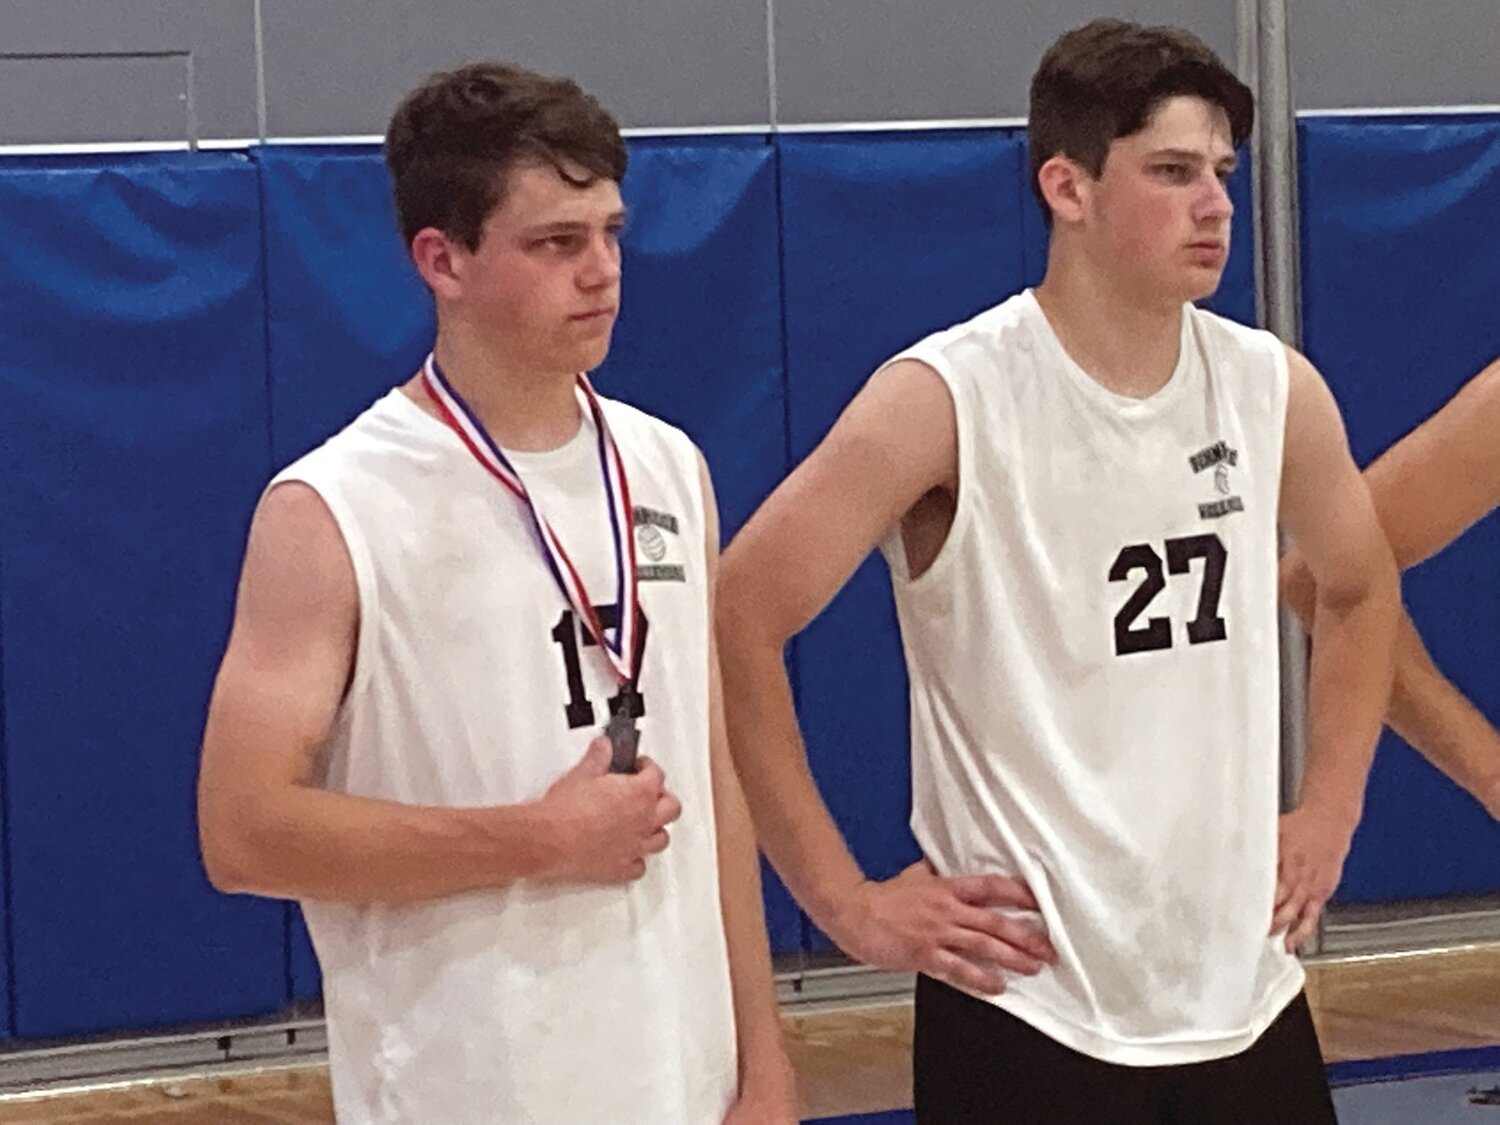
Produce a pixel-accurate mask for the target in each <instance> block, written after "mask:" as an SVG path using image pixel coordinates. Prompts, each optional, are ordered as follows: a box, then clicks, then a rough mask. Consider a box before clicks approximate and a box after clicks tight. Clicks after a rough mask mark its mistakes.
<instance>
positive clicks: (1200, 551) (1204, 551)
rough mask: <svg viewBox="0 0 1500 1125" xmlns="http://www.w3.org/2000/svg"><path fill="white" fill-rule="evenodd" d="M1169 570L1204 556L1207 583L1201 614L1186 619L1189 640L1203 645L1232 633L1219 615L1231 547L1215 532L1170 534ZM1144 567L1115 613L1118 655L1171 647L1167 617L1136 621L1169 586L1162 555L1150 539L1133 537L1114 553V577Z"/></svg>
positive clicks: (1118, 579) (1111, 571) (1179, 569)
mask: <svg viewBox="0 0 1500 1125" xmlns="http://www.w3.org/2000/svg"><path fill="white" fill-rule="evenodd" d="M1165 546H1166V548H1167V574H1187V573H1188V571H1189V570H1190V569H1191V568H1192V561H1193V560H1194V559H1202V560H1203V585H1202V587H1201V588H1200V589H1199V592H1198V616H1196V617H1194V618H1193V619H1192V620H1191V621H1189V622H1188V627H1187V634H1188V643H1189V644H1195V645H1201V644H1207V643H1208V642H1209V641H1222V640H1223V639H1224V638H1225V637H1226V636H1228V630H1227V629H1226V628H1225V624H1224V619H1223V618H1222V617H1220V616H1219V595H1220V594H1222V593H1223V591H1224V567H1225V565H1226V564H1227V563H1228V561H1229V552H1228V551H1226V550H1225V549H1224V542H1223V540H1221V539H1220V538H1219V537H1218V536H1217V535H1189V536H1187V537H1186V538H1184V539H1168V540H1167V541H1166V544H1165ZM1137 570H1141V571H1145V574H1146V577H1145V579H1144V580H1143V581H1142V582H1141V584H1140V585H1139V586H1137V587H1136V588H1135V592H1134V593H1133V594H1131V595H1130V597H1129V598H1128V599H1127V600H1126V602H1125V604H1124V605H1123V606H1121V607H1120V612H1119V613H1117V614H1115V655H1117V656H1127V655H1129V654H1130V653H1132V652H1154V651H1156V650H1158V649H1163V648H1171V647H1172V622H1171V620H1170V619H1169V618H1166V617H1148V618H1147V619H1146V622H1145V624H1142V625H1137V624H1136V623H1135V622H1136V618H1138V617H1140V615H1141V614H1142V613H1144V612H1145V611H1146V607H1147V606H1149V605H1150V604H1151V602H1152V600H1153V599H1155V597H1156V595H1157V594H1159V593H1161V592H1162V591H1163V590H1165V589H1166V588H1167V579H1166V576H1165V575H1164V574H1163V573H1162V565H1161V556H1160V555H1158V554H1157V553H1156V549H1155V548H1154V547H1152V546H1151V544H1149V543H1133V544H1131V545H1130V546H1129V547H1126V548H1124V549H1123V550H1121V551H1120V553H1119V554H1118V555H1116V556H1115V561H1114V565H1113V566H1111V567H1110V568H1109V580H1110V581H1111V582H1124V581H1125V580H1126V579H1128V578H1129V577H1130V575H1131V572H1132V571H1137Z"/></svg>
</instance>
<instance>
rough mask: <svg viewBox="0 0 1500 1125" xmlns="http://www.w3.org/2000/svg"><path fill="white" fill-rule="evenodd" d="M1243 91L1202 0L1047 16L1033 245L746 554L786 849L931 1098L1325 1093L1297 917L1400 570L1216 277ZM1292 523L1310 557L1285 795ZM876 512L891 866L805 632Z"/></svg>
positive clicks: (808, 467) (778, 851) (1325, 403)
mask: <svg viewBox="0 0 1500 1125" xmlns="http://www.w3.org/2000/svg"><path fill="white" fill-rule="evenodd" d="M1252 117H1253V103H1252V99H1251V95H1250V91H1249V90H1248V89H1246V88H1245V86H1244V85H1243V84H1242V83H1241V82H1239V81H1238V80H1237V79H1236V78H1235V77H1234V75H1233V74H1231V73H1230V72H1229V70H1228V69H1227V68H1226V67H1225V66H1224V64H1223V63H1222V62H1221V61H1220V60H1219V59H1218V58H1217V57H1216V56H1215V55H1214V53H1213V52H1212V51H1211V50H1210V49H1209V48H1208V47H1206V46H1205V45H1204V44H1203V43H1202V41H1201V40H1199V39H1197V38H1196V37H1194V36H1192V35H1191V34H1189V33H1187V32H1184V31H1180V30H1177V29H1172V28H1153V27H1141V26H1139V25H1136V24H1132V23H1127V22H1124V21H1119V20H1100V21H1096V22H1094V23H1092V24H1089V25H1087V26H1086V27H1083V28H1080V29H1078V30H1076V31H1073V32H1070V33H1068V34H1067V35H1064V36H1063V37H1062V38H1061V39H1059V40H1058V41H1057V42H1056V43H1054V44H1053V45H1052V47H1051V48H1050V49H1049V50H1048V51H1047V53H1046V55H1045V56H1044V57H1043V59H1042V62H1041V66H1040V67H1039V69H1038V71H1037V73H1036V75H1035V77H1034V78H1033V80H1032V87H1031V114H1030V118H1029V146H1030V155H1031V161H1032V172H1033V177H1034V178H1033V185H1034V188H1035V191H1036V194H1037V197H1038V199H1039V201H1040V202H1041V204H1042V207H1043V213H1044V215H1045V216H1046V218H1047V220H1048V222H1049V224H1050V226H1051V230H1052V239H1051V245H1050V248H1049V256H1048V262H1047V272H1046V276H1045V278H1044V280H1043V281H1042V283H1041V284H1040V285H1039V286H1038V287H1037V288H1036V289H1035V290H1028V291H1026V292H1023V293H1020V294H1018V295H1016V296H1014V297H1012V298H1010V299H1009V300H1007V301H1005V302H1003V303H1002V304H999V305H997V306H996V307H994V308H992V309H989V310H986V311H984V312H981V313H980V314H979V315H978V316H976V317H974V318H973V319H972V320H970V321H968V322H966V323H963V324H958V325H955V326H953V327H951V328H948V329H946V330H944V331H941V332H938V333H936V334H935V335H932V336H929V337H928V338H927V339H925V340H922V341H920V342H918V343H916V344H915V345H913V346H912V347H911V348H909V349H907V350H905V351H903V352H902V353H900V354H899V355H897V356H895V357H893V358H892V360H891V361H890V362H889V363H887V364H886V365H884V366H883V367H882V368H881V369H880V370H879V371H877V372H876V373H875V374H874V375H873V376H872V377H871V379H870V381H869V382H868V384H867V385H866V386H865V387H864V389H863V390H861V392H860V393H859V394H858V395H857V396H856V397H855V399H854V401H853V402H852V403H851V404H850V406H849V407H848V409H847V410H846V411H845V412H844V414H843V416H842V417H841V418H840V419H839V420H838V422H837V423H836V424H835V425H834V427H833V430H832V431H831V432H830V433H829V435H828V436H827V438H825V439H824V441H823V443H822V444H821V445H820V446H819V447H818V448H817V449H816V450H814V452H813V453H812V454H811V455H810V456H809V457H808V458H807V460H806V461H805V462H803V464H802V465H801V466H800V467H799V468H798V469H797V470H796V471H795V472H794V473H793V474H792V476H791V477H790V478H789V479H788V480H787V481H786V482H785V483H784V484H783V485H782V486H781V487H780V488H779V489H778V490H777V491H776V492H774V493H772V495H771V497H770V498H769V499H768V500H767V501H766V503H765V505H764V506H763V507H762V508H761V510H760V511H759V512H758V513H756V515H755V516H754V517H753V518H752V519H751V520H750V522H749V523H748V524H747V525H746V527H745V529H744V530H743V531H742V532H741V533H740V535H739V536H738V538H737V539H736V541H735V543H734V544H733V545H732V546H731V547H730V548H729V550H728V551H727V552H726V554H725V559H724V569H723V575H722V579H721V586H720V601H721V620H720V625H721V630H720V636H721V637H722V638H723V641H724V674H725V681H726V685H727V686H726V694H727V700H728V712H729V723H730V732H731V741H732V744H733V746H734V752H735V757H736V759H737V761H738V762H739V764H740V770H741V776H742V777H743V778H744V782H745V791H746V794H747V796H748V797H749V798H750V803H751V807H752V809H753V811H754V815H755V820H756V826H757V828H758V829H759V831H760V836H761V841H762V844H763V846H764V848H765V850H766V853H767V854H768V855H769V856H770V858H771V860H772V861H773V862H774V863H775V864H776V866H777V868H778V870H780V872H781V873H782V875H783V876H784V878H785V879H786V882H787V884H788V886H789V887H790V888H791V889H792V891H793V893H794V894H795V895H796V896H797V897H798V899H799V900H800V901H801V902H802V904H803V905H804V906H805V907H806V909H807V910H808V913H809V914H810V915H811V916H812V918H813V920H814V921H815V922H817V923H818V924H819V925H820V926H821V927H822V928H823V929H824V930H825V932H827V933H828V934H829V935H830V936H831V937H832V938H833V939H834V940H835V941H836V942H838V943H839V944H840V946H841V947H842V948H844V949H845V950H847V951H848V952H849V953H850V954H852V955H853V956H855V957H857V958H860V959H862V960H865V961H868V962H871V963H873V964H876V965H880V966H882V967H886V968H892V969H906V970H917V971H918V972H919V973H920V974H921V975H920V976H919V978H918V984H917V990H916V1029H915V1052H914V1055H915V1066H914V1079H915V1096H916V1109H917V1119H918V1121H921V1122H933V1123H934V1125H958V1123H969V1122H975V1123H977V1122H999V1121H1016V1122H1047V1123H1048V1125H1075V1123H1076V1125H1158V1123H1160V1125H1165V1123H1167V1122H1186V1121H1191V1122H1205V1123H1207V1122H1234V1123H1236V1125H1284V1123H1290V1122H1296V1123H1297V1125H1313V1123H1316V1122H1332V1121H1333V1105H1332V1100H1331V1098H1330V1096H1329V1092H1328V1087H1327V1082H1326V1079H1325V1077H1324V1072H1323V1065H1322V1060H1321V1058H1320V1056H1319V1051H1318V1045H1317V1038H1316V1035H1315V1033H1314V1030H1313V1025H1312V1021H1311V1018H1310V1014H1309V1011H1308V1006H1307V1003H1306V1000H1305V998H1304V997H1303V995H1302V984H1303V973H1302V969H1301V967H1300V965H1299V964H1298V962H1297V960H1296V957H1295V956H1294V948H1295V946H1296V945H1297V944H1298V943H1299V942H1300V941H1301V940H1302V939H1303V938H1305V937H1306V936H1307V935H1308V934H1309V933H1311V932H1312V929H1313V927H1314V926H1315V925H1316V922H1317V918H1318V914H1319V912H1320V910H1321V909H1322V906H1323V903H1324V901H1325V900H1326V899H1327V897H1328V896H1329V894H1330V893H1331V892H1332V890H1333V888H1334V886H1335V884H1336V883H1337V881H1338V878H1339V871H1340V867H1341V865H1342V862H1343V859H1344V855H1345V852H1346V851H1347V849H1348V846H1349V841H1350V837H1351V835H1352V833H1353V831H1354V826H1355V823H1356V821H1357V820H1358V818H1359V813H1360V806H1361V800H1362V796H1363V787H1364V781H1365V774H1366V771H1367V770H1368V767H1369V763H1370V757H1371V754H1372V753H1373V751H1374V745H1375V739H1376V735H1377V734H1378V733H1379V729H1380V717H1381V713H1382V711H1383V710H1384V706H1385V699H1386V693H1387V691H1388V690H1389V687H1390V677H1391V656H1390V654H1391V640H1392V637H1393V635H1394V630H1395V623H1396V573H1395V567H1394V564H1393V562H1392V560H1391V556H1390V551H1389V549H1388V548H1387V546H1386V544H1385V541H1384V539H1383V537H1382V536H1381V534H1380V528H1379V525H1378V524H1377V522H1376V520H1375V516H1374V513H1373V511H1372V506H1371V503H1370V497H1369V493H1368V492H1367V491H1366V489H1365V485H1364V482H1363V481H1362V480H1361V478H1360V475H1359V472H1358V470H1357V469H1356V467H1355V465H1354V463H1353V461H1352V460H1351V458H1350V455H1349V450H1348V447H1347V444H1346V442H1345V440H1344V433H1343V427H1342V423H1341V420H1340V418H1339V413H1338V409H1337V407H1336V406H1335V404H1334V401H1333V399H1332V396H1330V394H1329V393H1328V390H1327V388H1326V387H1325V386H1324V384H1323V381H1322V379H1321V378H1320V377H1319V376H1318V374H1317V372H1316V371H1315V370H1313V368H1312V366H1311V365H1310V364H1309V363H1308V362H1307V360H1305V359H1304V358H1303V357H1302V356H1300V355H1298V354H1297V353H1296V352H1294V351H1292V350H1290V349H1288V348H1286V347H1284V346H1283V345H1282V344H1281V343H1280V342H1279V341H1278V340H1277V339H1276V338H1275V337H1274V336H1272V335H1271V334H1270V333H1267V332H1260V331H1256V330H1253V329H1249V328H1246V327H1243V326H1241V325H1238V324H1233V323H1231V322H1229V321H1226V320H1223V319H1221V318H1219V317H1217V316H1214V315H1213V314H1211V313H1208V312H1206V311H1203V310H1201V309H1199V308H1197V307H1196V305H1195V304H1194V302H1196V301H1198V300H1200V299H1202V298H1204V297H1207V296H1208V295H1209V294H1211V293H1212V292H1213V291H1214V289H1215V287H1216V286H1217V285H1218V283H1219V279H1220V276H1221V275H1222V273H1223V270H1224V265H1225V258H1226V254H1227V252H1228V246H1229V229H1230V213H1231V211H1232V207H1231V205H1230V200H1229V193H1228V188H1227V181H1228V179H1229V177H1230V175H1231V174H1232V172H1233V170H1234V167H1235V151H1236V148H1237V147H1238V145H1239V144H1240V143H1241V142H1243V141H1244V140H1245V138H1246V136H1247V135H1248V134H1249V131H1250V126H1251V120H1252ZM1278 525H1283V526H1285V527H1286V528H1287V529H1288V530H1289V531H1291V532H1292V534H1293V535H1294V536H1295V537H1296V539H1297V542H1298V544H1299V545H1300V547H1301V549H1302V552H1303V556H1304V557H1305V558H1306V560H1307V563H1308V566H1309V567H1310V568H1311V570H1312V572H1313V574H1314V575H1315V577H1316V579H1317V582H1318V592H1317V599H1318V607H1317V608H1318V613H1317V624H1316V628H1315V642H1316V643H1315V645H1314V649H1313V658H1312V670H1311V684H1310V705H1309V706H1310V721H1309V729H1308V743H1309V752H1308V762H1307V769H1306V774H1305V778H1304V780H1303V782H1302V787H1301V793H1300V803H1299V805H1298V807H1297V809H1296V810H1295V811H1294V812H1291V813H1289V814H1288V815H1286V816H1285V817H1282V818H1280V820H1278V816H1277V798H1278V789H1279V785H1278V772H1279V771H1278V758H1279V741H1280V740H1279V733H1280V723H1279V711H1280V692H1279V686H1278V658H1279V654H1278V645H1277V640H1278V629H1277V592H1276V566H1277V529H1278ZM877 546H879V547H880V548H881V549H882V551H883V553H884V555H885V558H886V561H887V562H888V563H889V565H890V570H891V577H892V585H893V588H894V591H895V601H896V608H897V613H898V617H899V620H900V624H901V637H902V643H903V646H904V648H905V651H906V664H907V669H908V672H909V674H910V679H911V686H910V700H911V739H912V745H911V751H912V804H913V809H912V821H911V823H912V829H913V832H914V834H915V836H916V838H917V842H918V844H919V845H920V847H921V850H922V859H921V860H920V861H919V862H918V863H917V864H914V865H913V866H912V867H911V868H909V869H908V870H907V871H905V872H903V873H901V874H899V875H897V876H896V877H895V878H893V879H889V880H886V881H883V882H874V881H871V880H868V879H866V878H865V877H864V875H863V873H862V872H861V871H860V869H859V867H858V865H857V864H856V862H855V860H854V859H853V857H851V855H850V854H849V850H848V848H847V847H846V846H845V844H844V842H843V840H842V839H841V838H840V836H839V832H838V829H837V827H836V826H835V825H834V823H833V821H832V820H831V818H830V817H829V815H828V812H827V809H826V808H825V807H824V805H823V803H822V801H821V800H820V797H819V794H818V792H817V789H816V787H815V786H814V783H813V779H812V777H811V776H810V774H809V771H808V769H807V764H806V760H805V756H804V754H803V751H802V747H801V744H800V742H799V738H798V731H797V723H796V715H795V713H794V710H793V706H792V699H791V693H790V691H789V690H788V685H787V679H786V673H785V669H784V667H783V665H782V650H783V648H784V646H785V644H786V642H787V640H788V639H789V638H790V637H791V636H793V635H794V634H795V633H796V632H797V631H798V630H799V629H801V628H802V627H803V626H804V625H805V624H806V623H807V622H808V621H809V620H811V618H812V617H813V616H814V615H815V614H816V613H817V612H818V611H819V609H820V608H821V607H822V606H823V605H824V604H826V603H827V601H828V600H829V598H831V597H832V596H833V595H834V593H835V592H836V591H837V590H838V589H839V587H840V586H841V585H842V584H843V583H844V581H845V580H846V578H847V577H848V576H849V575H850V574H851V573H852V572H853V571H854V569H855V567H856V566H858V565H859V563H860V562H861V561H862V560H863V558H864V557H865V556H866V555H867V554H868V553H869V552H870V550H871V549H872V548H874V547H877ZM845 750H846V751H847V753H849V754H850V755H855V756H857V755H858V754H859V753H860V747H858V746H849V747H846V748H845Z"/></svg>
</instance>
